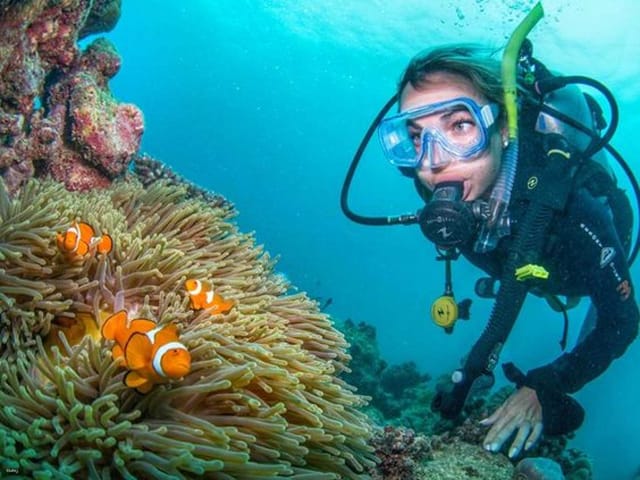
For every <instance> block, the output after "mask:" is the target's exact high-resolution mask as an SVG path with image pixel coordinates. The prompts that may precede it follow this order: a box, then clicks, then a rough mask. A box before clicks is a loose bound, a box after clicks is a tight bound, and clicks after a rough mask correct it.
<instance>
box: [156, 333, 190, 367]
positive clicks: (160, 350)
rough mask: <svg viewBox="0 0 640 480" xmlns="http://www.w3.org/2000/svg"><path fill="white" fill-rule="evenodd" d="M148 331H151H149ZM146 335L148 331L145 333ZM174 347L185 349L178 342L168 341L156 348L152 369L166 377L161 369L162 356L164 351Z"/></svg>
mask: <svg viewBox="0 0 640 480" xmlns="http://www.w3.org/2000/svg"><path fill="white" fill-rule="evenodd" d="M149 333H151V332H149ZM147 335H148V333H147ZM154 335H155V334H154ZM174 348H178V349H181V350H186V349H187V347H185V346H184V345H183V344H182V343H180V342H169V343H165V344H164V345H162V346H161V347H160V348H158V351H157V352H156V354H155V355H154V356H153V369H154V370H155V371H156V373H157V374H158V375H160V376H161V377H165V378H166V376H167V375H166V374H165V373H164V370H163V369H162V357H163V356H164V354H165V353H167V352H168V351H169V350H173V349H174Z"/></svg>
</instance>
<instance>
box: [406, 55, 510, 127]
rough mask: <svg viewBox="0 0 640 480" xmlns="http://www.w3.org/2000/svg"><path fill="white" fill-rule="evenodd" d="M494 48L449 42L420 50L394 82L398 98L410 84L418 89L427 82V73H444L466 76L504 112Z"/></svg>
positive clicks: (500, 80) (499, 69)
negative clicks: (396, 81)
mask: <svg viewBox="0 0 640 480" xmlns="http://www.w3.org/2000/svg"><path fill="white" fill-rule="evenodd" d="M495 54H496V50H491V49H489V48H487V47H483V46H480V45H475V44H451V45H443V46H439V47H435V48H432V49H429V50H425V51H423V52H420V53H419V54H418V55H416V56H415V57H413V59H411V61H410V62H409V65H408V66H407V68H406V69H405V71H404V73H403V75H402V78H401V79H400V81H399V82H398V97H400V95H401V94H402V91H403V90H404V88H405V87H406V86H407V85H408V84H411V86H412V87H414V88H416V89H420V87H421V86H425V85H427V84H428V78H427V77H428V75H429V74H430V73H435V72H446V73H452V74H455V75H460V76H462V77H464V78H466V79H468V80H469V81H470V82H471V84H472V85H473V86H474V88H475V89H476V90H477V91H478V92H480V93H482V94H483V95H484V96H485V97H486V98H487V99H488V100H489V101H490V102H493V103H497V104H498V105H500V107H501V108H500V112H501V116H502V112H504V108H502V107H503V106H504V98H503V90H502V78H501V63H500V60H497V59H496V58H495Z"/></svg>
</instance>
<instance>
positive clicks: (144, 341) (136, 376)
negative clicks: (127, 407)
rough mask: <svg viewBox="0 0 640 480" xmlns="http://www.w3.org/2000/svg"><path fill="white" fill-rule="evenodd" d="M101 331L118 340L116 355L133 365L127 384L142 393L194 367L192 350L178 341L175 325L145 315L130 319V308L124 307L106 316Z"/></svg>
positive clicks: (125, 379)
mask: <svg viewBox="0 0 640 480" xmlns="http://www.w3.org/2000/svg"><path fill="white" fill-rule="evenodd" d="M101 331H102V336H103V337H104V338H105V339H107V340H115V342H116V344H115V345H114V346H113V348H112V350H111V353H112V354H113V357H114V359H118V358H120V359H123V360H124V365H125V367H126V368H127V369H129V372H128V373H127V374H126V375H125V377H124V383H125V385H126V386H127V387H130V388H135V389H136V390H138V391H139V392H140V393H148V392H149V391H150V390H151V389H152V388H153V386H154V385H155V384H157V383H163V382H166V381H167V380H168V379H178V378H181V377H184V376H185V375H187V374H188V373H189V372H190V371H191V354H190V353H189V351H188V350H187V347H185V346H184V345H183V344H182V343H180V342H179V341H178V329H177V327H176V326H175V325H167V326H165V327H159V326H158V325H157V324H156V323H155V322H153V321H152V320H147V319H145V318H136V319H134V320H131V322H127V312H126V311H125V310H121V311H119V312H117V313H114V314H113V315H111V316H110V317H109V318H107V319H106V320H105V322H104V324H103V325H102V330H101Z"/></svg>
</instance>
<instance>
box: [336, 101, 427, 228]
mask: <svg viewBox="0 0 640 480" xmlns="http://www.w3.org/2000/svg"><path fill="white" fill-rule="evenodd" d="M397 101H398V95H397V94H396V95H394V96H393V97H391V98H390V99H389V100H388V101H387V103H385V104H384V106H383V107H382V109H381V110H380V111H379V112H378V115H376V118H374V119H373V121H372V122H371V125H369V128H368V129H367V133H365V135H364V137H362V140H361V141H360V145H359V146H358V150H357V151H356V153H355V155H354V156H353V159H352V160H351V165H349V170H347V175H346V177H345V179H344V182H343V183H342V192H341V193H340V207H341V208H342V211H343V212H344V214H345V215H346V216H347V217H348V218H349V219H351V220H353V221H354V222H357V223H361V224H363V225H398V224H404V225H410V224H413V223H418V216H417V215H415V214H406V215H397V216H390V217H365V216H364V215H358V214H357V213H354V212H353V211H352V210H351V209H350V208H349V201H348V197H349V188H350V187H351V182H352V180H353V175H354V174H355V172H356V169H357V168H358V164H359V163H360V159H361V158H362V155H363V154H364V151H365V149H366V148H367V145H368V144H369V141H370V140H371V137H372V136H373V134H374V133H375V131H376V128H377V127H378V124H379V123H380V121H381V120H382V118H383V117H384V116H385V115H386V114H387V112H388V111H389V110H390V109H391V107H392V106H393V105H394V104H395V103H396V102H397Z"/></svg>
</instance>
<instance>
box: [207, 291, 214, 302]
mask: <svg viewBox="0 0 640 480" xmlns="http://www.w3.org/2000/svg"><path fill="white" fill-rule="evenodd" d="M214 295H215V292H214V291H213V288H212V289H211V290H207V293H206V296H207V304H209V303H211V302H213V296H214Z"/></svg>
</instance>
